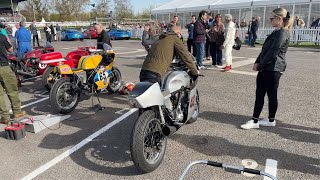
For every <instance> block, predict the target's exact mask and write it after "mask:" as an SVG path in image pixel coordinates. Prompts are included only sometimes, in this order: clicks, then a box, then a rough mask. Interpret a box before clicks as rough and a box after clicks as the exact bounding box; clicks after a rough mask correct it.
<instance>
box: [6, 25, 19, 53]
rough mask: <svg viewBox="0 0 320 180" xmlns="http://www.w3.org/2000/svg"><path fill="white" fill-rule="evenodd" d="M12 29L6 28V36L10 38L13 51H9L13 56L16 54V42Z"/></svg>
mask: <svg viewBox="0 0 320 180" xmlns="http://www.w3.org/2000/svg"><path fill="white" fill-rule="evenodd" d="M12 33H13V31H12V28H8V35H9V36H8V38H9V40H10V44H11V46H12V49H13V51H12V52H10V54H12V55H14V56H17V52H18V43H17V38H15V37H14V36H13V35H12Z"/></svg>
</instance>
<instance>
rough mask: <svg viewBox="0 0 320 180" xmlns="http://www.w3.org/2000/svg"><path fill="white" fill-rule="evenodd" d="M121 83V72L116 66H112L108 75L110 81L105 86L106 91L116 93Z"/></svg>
mask: <svg viewBox="0 0 320 180" xmlns="http://www.w3.org/2000/svg"><path fill="white" fill-rule="evenodd" d="M121 85H122V76H121V72H120V70H119V69H118V68H116V67H113V68H112V74H111V76H110V82H109V85H108V87H107V90H108V92H110V93H116V92H118V91H119V89H120V88H121Z"/></svg>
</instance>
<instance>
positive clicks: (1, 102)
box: [0, 34, 31, 126]
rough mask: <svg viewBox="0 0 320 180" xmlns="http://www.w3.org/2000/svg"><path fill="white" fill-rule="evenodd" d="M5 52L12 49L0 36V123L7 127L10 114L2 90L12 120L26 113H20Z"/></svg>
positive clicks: (13, 78)
mask: <svg viewBox="0 0 320 180" xmlns="http://www.w3.org/2000/svg"><path fill="white" fill-rule="evenodd" d="M30 36H31V35H30ZM7 51H9V52H13V48H12V46H11V44H10V43H9V41H8V40H7V38H6V37H5V36H4V35H2V34H0V116H1V118H0V123H2V124H6V125H8V126H9V121H10V114H9V111H8V109H7V106H6V101H5V99H4V90H5V91H6V94H7V95H8V97H9V100H10V103H11V108H12V111H13V114H14V118H15V119H16V118H21V117H23V116H25V115H26V112H25V111H21V102H20V99H19V91H18V84H17V78H16V75H15V74H14V72H13V71H12V69H11V68H10V66H9V63H8V62H9V59H8V54H7Z"/></svg>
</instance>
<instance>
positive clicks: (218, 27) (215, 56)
mask: <svg viewBox="0 0 320 180" xmlns="http://www.w3.org/2000/svg"><path fill="white" fill-rule="evenodd" d="M215 21H216V23H215V24H214V25H213V26H212V27H211V31H210V32H209V34H210V47H211V56H212V66H216V67H218V66H222V51H221V50H220V49H219V47H220V46H221V45H222V44H223V42H224V34H223V30H224V24H223V23H222V17H221V15H220V14H217V15H216V17H215Z"/></svg>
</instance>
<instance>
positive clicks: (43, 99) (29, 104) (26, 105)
mask: <svg viewBox="0 0 320 180" xmlns="http://www.w3.org/2000/svg"><path fill="white" fill-rule="evenodd" d="M48 99H49V96H47V97H45V98H42V99H39V100H37V101H33V102H31V103H28V104H25V105H23V106H21V108H25V107H28V106H31V105H34V104H37V103H40V102H42V101H45V100H48Z"/></svg>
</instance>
